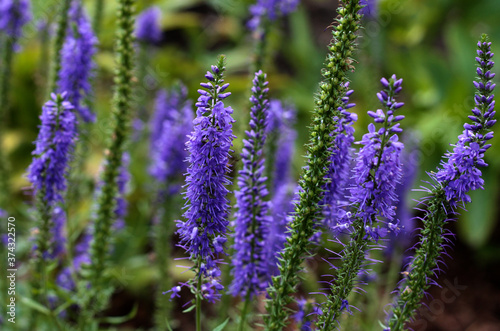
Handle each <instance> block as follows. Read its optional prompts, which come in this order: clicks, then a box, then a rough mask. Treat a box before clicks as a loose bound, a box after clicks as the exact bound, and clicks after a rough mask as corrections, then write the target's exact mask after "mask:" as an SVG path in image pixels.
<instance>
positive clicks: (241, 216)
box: [230, 71, 271, 300]
mask: <svg viewBox="0 0 500 331" xmlns="http://www.w3.org/2000/svg"><path fill="white" fill-rule="evenodd" d="M267 85H268V82H267V81H266V75H265V74H264V73H263V72H262V71H258V72H257V73H255V78H254V80H253V86H252V96H251V98H250V101H251V102H252V104H253V105H252V108H251V111H250V130H249V131H246V135H247V139H244V140H243V151H242V153H241V159H242V162H243V169H241V170H240V172H239V177H238V186H239V190H238V191H236V192H235V197H236V208H237V212H236V215H235V216H236V219H235V221H234V224H235V239H234V247H233V248H234V252H235V255H234V256H233V258H232V264H233V269H232V274H233V282H232V283H231V288H230V290H231V293H232V294H233V295H234V296H237V295H240V296H241V297H242V298H243V299H244V300H249V299H251V298H252V297H253V296H254V295H256V294H258V293H259V292H261V291H263V290H265V288H266V287H267V285H268V282H269V280H270V274H269V268H268V263H269V262H268V256H267V249H266V239H267V234H268V228H269V224H270V223H271V217H269V215H267V212H268V210H269V202H268V201H265V199H266V197H267V195H268V194H269V192H268V190H267V187H266V180H267V178H266V177H265V175H264V163H265V159H264V158H263V153H262V152H263V148H264V143H265V141H266V133H265V129H266V125H267V117H268V108H269V100H268V98H267V94H268V91H269V88H268V87H267Z"/></svg>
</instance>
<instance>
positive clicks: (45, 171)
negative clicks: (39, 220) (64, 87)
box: [28, 93, 77, 205]
mask: <svg viewBox="0 0 500 331" xmlns="http://www.w3.org/2000/svg"><path fill="white" fill-rule="evenodd" d="M51 98H52V100H49V101H47V102H46V103H45V105H44V106H43V108H42V115H41V116H40V119H41V121H42V124H41V126H40V132H39V134H38V139H37V141H36V148H35V150H34V151H33V155H35V157H34V158H33V162H32V163H31V165H30V167H29V169H28V179H29V181H30V182H31V183H32V184H33V187H34V188H35V191H40V190H43V192H44V202H45V203H47V204H50V205H54V204H55V203H56V202H59V201H62V200H63V198H62V192H63V191H64V190H65V189H66V173H67V170H68V163H69V159H70V153H71V151H72V150H73V148H74V144H75V140H76V136H77V133H76V117H75V115H74V114H73V109H74V107H73V106H72V105H71V103H70V102H69V101H68V100H67V94H66V93H63V94H58V95H56V94H54V93H52V94H51Z"/></svg>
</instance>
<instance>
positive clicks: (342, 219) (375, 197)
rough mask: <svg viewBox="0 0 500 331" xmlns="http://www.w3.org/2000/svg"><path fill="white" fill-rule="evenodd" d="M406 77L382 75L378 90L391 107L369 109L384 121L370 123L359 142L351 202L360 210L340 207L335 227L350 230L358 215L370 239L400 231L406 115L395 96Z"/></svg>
mask: <svg viewBox="0 0 500 331" xmlns="http://www.w3.org/2000/svg"><path fill="white" fill-rule="evenodd" d="M402 81H403V80H402V79H399V80H398V79H397V78H396V76H395V75H393V76H392V77H391V79H390V80H387V79H385V78H382V80H381V83H382V85H383V86H384V90H382V91H381V92H379V93H377V97H378V98H379V100H380V102H381V103H382V104H383V105H384V108H386V109H387V112H384V111H383V110H382V109H378V110H377V111H376V112H373V111H368V115H369V116H370V117H372V118H373V119H374V122H375V123H381V124H382V127H381V128H380V129H377V128H376V127H375V125H374V124H373V123H371V124H370V125H369V126H368V131H369V132H368V133H366V134H365V135H363V138H362V140H361V142H359V144H362V145H363V147H362V148H361V149H360V151H359V152H358V155H357V158H356V165H355V167H354V169H353V173H354V176H353V177H354V178H355V183H354V184H355V185H354V186H353V187H351V196H350V198H349V200H350V202H351V204H352V205H353V206H355V208H356V212H355V213H351V212H349V211H344V210H343V209H340V210H339V218H338V219H337V222H336V225H335V226H334V229H335V230H338V231H343V230H347V229H348V228H349V227H350V225H351V223H352V220H353V218H358V219H360V220H362V221H363V223H364V231H365V234H366V236H367V237H368V238H371V239H373V240H378V238H380V237H385V235H386V234H387V232H388V231H391V232H398V231H399V227H398V221H397V220H394V216H395V213H396V211H395V205H394V204H395V203H396V202H397V195H396V191H395V189H396V184H397V183H398V182H399V181H400V179H401V176H402V168H401V160H400V155H401V151H402V150H403V148H404V145H403V143H401V142H399V141H398V135H397V134H398V133H399V132H401V131H402V129H401V128H400V127H399V123H397V122H399V121H401V120H402V119H403V118H404V116H403V115H395V111H396V110H397V109H399V108H401V107H402V106H403V105H404V104H403V103H401V102H396V100H395V96H396V95H397V94H398V93H399V92H400V91H401V89H402V87H401V84H402ZM384 219H386V220H387V223H388V224H387V226H384V227H380V226H379V225H376V224H375V222H376V221H380V222H383V221H384Z"/></svg>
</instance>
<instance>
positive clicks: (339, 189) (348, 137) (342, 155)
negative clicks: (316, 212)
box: [321, 83, 358, 229]
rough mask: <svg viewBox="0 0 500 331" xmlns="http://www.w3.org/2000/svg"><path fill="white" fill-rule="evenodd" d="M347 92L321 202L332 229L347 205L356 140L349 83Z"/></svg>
mask: <svg viewBox="0 0 500 331" xmlns="http://www.w3.org/2000/svg"><path fill="white" fill-rule="evenodd" d="M345 87H346V90H347V91H346V93H345V96H344V97H343V99H342V101H343V106H342V107H341V108H339V110H340V116H339V118H338V120H337V121H336V125H335V129H334V131H335V133H336V135H335V144H334V145H333V147H332V154H331V157H330V166H329V168H328V174H327V175H326V177H327V178H328V182H327V183H326V185H325V187H324V190H325V193H324V198H323V200H322V202H321V204H322V205H323V215H324V219H323V220H322V222H323V226H324V227H325V228H326V229H330V228H331V227H332V226H333V224H334V221H335V219H336V218H337V213H338V210H339V208H340V207H341V206H343V205H347V204H348V202H347V201H344V200H345V199H344V197H345V193H346V192H345V191H346V188H347V184H348V181H349V172H350V167H351V161H352V154H353V152H354V151H353V148H352V143H353V142H354V127H353V124H354V122H356V121H357V119H358V116H357V114H354V113H350V112H348V111H347V109H350V108H352V107H354V106H355V104H354V103H349V97H350V96H351V95H352V93H354V91H353V90H348V89H349V83H346V84H345Z"/></svg>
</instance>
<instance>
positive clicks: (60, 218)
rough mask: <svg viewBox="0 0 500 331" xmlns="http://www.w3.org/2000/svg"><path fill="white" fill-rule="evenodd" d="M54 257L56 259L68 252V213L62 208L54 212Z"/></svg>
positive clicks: (57, 207) (55, 209) (56, 208)
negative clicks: (66, 231)
mask: <svg viewBox="0 0 500 331" xmlns="http://www.w3.org/2000/svg"><path fill="white" fill-rule="evenodd" d="M52 223H53V225H52V240H53V245H52V247H53V251H52V257H53V258H56V257H57V256H60V255H61V254H63V253H64V252H65V251H66V247H65V245H66V234H65V231H64V230H65V226H66V213H65V212H64V209H63V208H61V206H56V207H55V208H54V210H53V211H52Z"/></svg>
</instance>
